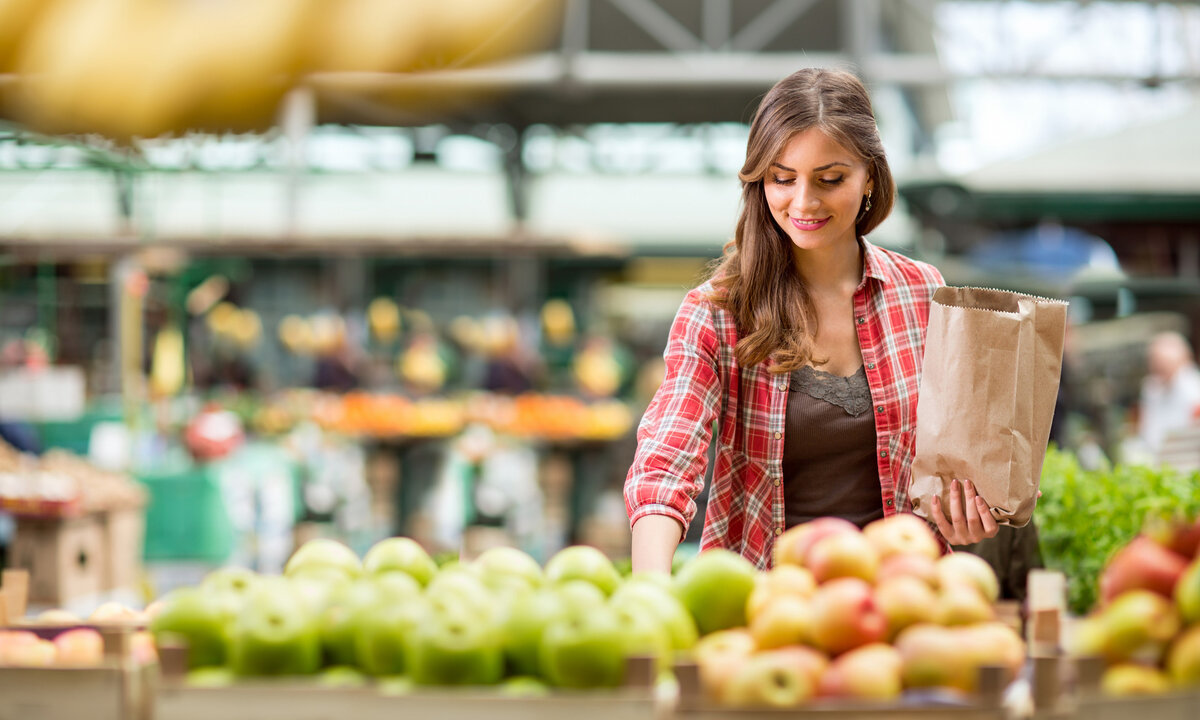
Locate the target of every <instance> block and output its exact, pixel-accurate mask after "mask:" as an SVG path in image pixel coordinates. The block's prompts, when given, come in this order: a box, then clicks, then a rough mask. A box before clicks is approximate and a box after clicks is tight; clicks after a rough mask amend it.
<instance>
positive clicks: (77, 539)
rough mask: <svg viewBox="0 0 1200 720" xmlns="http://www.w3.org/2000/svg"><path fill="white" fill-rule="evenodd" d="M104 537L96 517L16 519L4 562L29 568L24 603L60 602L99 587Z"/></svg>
mask: <svg viewBox="0 0 1200 720" xmlns="http://www.w3.org/2000/svg"><path fill="white" fill-rule="evenodd" d="M104 537H105V536H104V529H103V527H102V526H101V523H100V520H99V519H98V518H97V517H96V516H95V515H84V516H82V517H68V518H35V517H21V518H19V519H18V521H17V531H16V534H15V536H14V537H13V544H12V549H11V557H10V559H9V565H10V566H11V567H14V568H20V569H24V570H28V571H29V603H30V604H37V605H53V606H62V605H65V604H67V603H68V602H70V601H71V600H73V599H76V598H80V597H88V596H94V595H97V594H98V593H100V592H101V591H103V590H104V589H105V587H104V572H105V569H104V566H105V559H104V558H105V556H106V555H107V554H108V553H107V550H106V546H107V543H105V540H104Z"/></svg>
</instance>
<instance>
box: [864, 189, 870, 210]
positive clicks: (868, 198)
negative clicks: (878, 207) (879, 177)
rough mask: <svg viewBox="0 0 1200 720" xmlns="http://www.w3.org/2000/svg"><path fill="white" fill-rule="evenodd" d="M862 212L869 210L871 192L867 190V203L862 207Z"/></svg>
mask: <svg viewBox="0 0 1200 720" xmlns="http://www.w3.org/2000/svg"><path fill="white" fill-rule="evenodd" d="M863 212H865V213H867V212H871V193H870V191H868V192H867V204H866V207H864V208H863Z"/></svg>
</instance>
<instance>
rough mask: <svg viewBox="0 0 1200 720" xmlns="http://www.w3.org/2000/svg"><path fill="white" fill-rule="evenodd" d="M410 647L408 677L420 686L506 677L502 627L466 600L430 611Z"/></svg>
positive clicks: (484, 682)
mask: <svg viewBox="0 0 1200 720" xmlns="http://www.w3.org/2000/svg"><path fill="white" fill-rule="evenodd" d="M408 650H409V656H408V659H409V668H408V673H409V677H411V678H412V679H413V682H415V683H417V684H418V685H494V684H496V683H498V682H500V680H501V678H503V677H504V650H503V647H502V642H501V632H500V628H499V627H497V626H496V624H495V623H493V622H491V621H490V620H489V619H488V618H487V617H481V616H480V615H479V614H478V613H476V612H474V610H473V609H472V607H471V606H470V605H469V604H467V603H459V604H454V603H450V604H447V605H445V606H443V607H441V608H436V609H434V610H433V611H432V612H430V613H429V615H428V616H427V617H426V619H425V622H423V623H421V624H420V625H419V626H418V627H417V628H416V629H415V630H414V632H413V634H412V637H411V639H410V640H409V645H408Z"/></svg>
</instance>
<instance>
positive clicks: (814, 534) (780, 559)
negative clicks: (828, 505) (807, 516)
mask: <svg viewBox="0 0 1200 720" xmlns="http://www.w3.org/2000/svg"><path fill="white" fill-rule="evenodd" d="M860 532H861V531H860V530H859V529H858V526H857V525H855V524H854V523H852V522H850V521H849V520H846V519H844V518H839V517H832V516H828V517H819V518H817V519H815V520H810V521H808V522H806V523H803V524H800V525H796V526H795V527H791V528H788V529H787V530H786V531H785V532H784V533H783V534H782V535H780V536H779V538H778V539H777V540H776V541H775V547H774V550H773V554H774V560H775V563H774V564H775V565H801V566H804V565H806V564H807V563H806V561H805V558H806V556H807V555H808V550H809V548H811V547H812V545H813V544H814V543H815V542H817V541H818V540H820V539H821V538H824V537H827V536H829V535H834V534H837V533H854V534H858V533H860Z"/></svg>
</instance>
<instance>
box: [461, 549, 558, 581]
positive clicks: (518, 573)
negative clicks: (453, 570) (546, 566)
mask: <svg viewBox="0 0 1200 720" xmlns="http://www.w3.org/2000/svg"><path fill="white" fill-rule="evenodd" d="M472 564H473V565H474V566H475V567H476V568H477V569H478V571H479V576H480V578H481V579H482V580H483V582H484V583H485V584H486V585H488V586H489V587H491V588H493V589H504V588H520V587H531V588H535V587H538V586H540V585H541V584H542V581H543V579H544V578H543V577H542V567H541V566H540V565H538V562H537V560H534V559H533V557H532V556H530V555H529V553H526V552H524V551H522V550H518V549H517V548H514V547H494V548H488V549H487V550H484V551H483V552H482V553H481V554H480V555H479V557H477V558H475V561H474V562H473V563H472Z"/></svg>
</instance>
